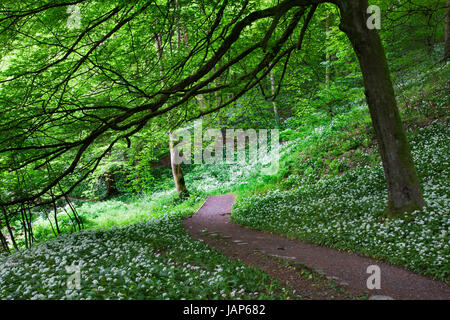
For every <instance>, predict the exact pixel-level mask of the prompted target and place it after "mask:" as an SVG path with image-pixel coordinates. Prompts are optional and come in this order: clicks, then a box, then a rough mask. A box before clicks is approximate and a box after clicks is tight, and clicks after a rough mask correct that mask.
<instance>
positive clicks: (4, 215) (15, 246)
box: [2, 207, 19, 250]
mask: <svg viewBox="0 0 450 320" xmlns="http://www.w3.org/2000/svg"><path fill="white" fill-rule="evenodd" d="M2 211H3V217H4V218H5V224H6V228H7V229H8V233H9V237H10V239H11V242H12V244H13V246H14V249H16V250H19V247H18V246H17V243H16V239H15V237H14V233H13V231H12V227H11V224H10V223H9V218H8V212H7V211H6V209H5V208H4V207H2Z"/></svg>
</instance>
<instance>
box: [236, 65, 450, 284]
mask: <svg viewBox="0 0 450 320" xmlns="http://www.w3.org/2000/svg"><path fill="white" fill-rule="evenodd" d="M423 70H427V71H426V72H424V71H423ZM449 70H450V68H449V65H448V64H447V66H446V67H444V68H442V65H441V66H439V65H435V64H432V62H431V61H429V60H425V63H424V64H422V65H419V66H415V69H413V70H406V72H405V73H404V74H403V75H402V76H397V77H396V78H397V79H396V81H397V83H398V85H397V88H398V92H397V96H398V100H399V104H400V108H401V111H402V118H403V120H404V123H405V127H406V128H407V135H408V138H409V139H410V142H411V146H412V152H413V157H414V161H415V164H416V167H417V170H418V174H419V176H420V179H421V182H422V186H423V189H424V197H425V200H426V203H427V206H426V207H425V208H424V209H423V210H421V211H420V212H415V213H414V214H413V215H411V216H408V217H405V218H404V219H398V220H388V219H385V218H384V217H383V213H384V208H385V206H386V199H387V194H386V190H385V188H386V185H385V179H384V174H383V170H382V167H381V164H380V160H379V156H378V153H377V148H376V145H375V144H374V140H373V133H372V131H371V127H370V118H369V116H368V111H367V109H366V107H358V106H354V107H353V108H352V109H351V110H349V111H348V112H346V113H344V114H340V115H339V116H338V117H335V118H334V119H333V120H331V121H327V120H326V119H324V120H322V121H321V122H319V123H320V124H321V125H320V126H319V127H318V128H315V129H314V130H312V129H309V130H308V129H306V130H303V132H301V133H300V137H299V140H298V143H296V145H295V149H294V150H292V152H291V153H290V154H288V155H286V156H285V157H284V161H283V163H284V164H283V166H282V169H281V173H280V175H281V176H282V177H283V179H281V178H280V179H279V183H276V184H273V185H271V186H270V187H268V186H265V187H264V189H261V191H260V192H252V194H251V195H248V193H247V194H243V195H242V196H241V197H239V199H238V202H237V203H236V204H235V207H234V213H233V216H232V219H233V220H234V221H235V222H236V223H240V224H243V225H247V226H250V227H252V228H256V229H262V230H269V231H274V232H277V233H280V234H285V235H288V236H290V237H293V238H296V239H301V240H304V241H310V242H314V243H318V244H323V245H327V246H331V247H336V248H340V249H343V250H352V251H356V252H360V253H363V254H367V255H369V256H373V257H377V258H382V259H384V260H386V261H389V262H391V263H393V264H398V265H403V266H405V267H407V268H409V269H411V270H413V271H415V272H418V273H422V274H425V275H430V276H433V277H435V278H438V279H441V280H444V281H447V282H448V281H450V264H449V261H450V247H449V244H450V236H449V233H448V230H449V229H450V216H449V214H448V213H449V204H448V201H449V199H448V190H449V189H450V188H449V187H450V184H449V179H448V177H449V154H450V152H449V151H450V136H449V128H448V84H447V79H448V77H449ZM404 79H408V80H407V81H405V80H404Z"/></svg>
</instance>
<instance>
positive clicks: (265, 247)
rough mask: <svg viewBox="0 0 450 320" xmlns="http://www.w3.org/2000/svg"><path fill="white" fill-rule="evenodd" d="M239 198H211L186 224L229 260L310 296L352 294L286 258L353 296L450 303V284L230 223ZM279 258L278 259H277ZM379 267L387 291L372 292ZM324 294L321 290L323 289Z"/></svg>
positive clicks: (186, 227)
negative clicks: (321, 285)
mask: <svg viewBox="0 0 450 320" xmlns="http://www.w3.org/2000/svg"><path fill="white" fill-rule="evenodd" d="M233 203H234V197H233V195H223V196H212V197H209V198H208V199H207V200H206V201H205V203H204V204H203V206H202V207H201V208H200V209H199V210H198V211H197V213H195V214H194V215H192V216H190V217H188V218H186V219H185V220H184V221H183V224H184V227H185V229H186V230H187V232H188V233H189V234H190V235H191V236H192V237H194V238H196V239H202V240H203V241H205V242H206V243H207V244H208V245H210V246H212V247H214V248H216V249H219V250H221V251H222V252H223V253H224V254H225V255H226V256H229V257H234V258H238V259H240V260H242V261H243V262H244V263H246V264H248V265H253V266H255V267H258V268H260V269H262V270H264V271H266V272H268V273H269V274H271V275H272V276H273V277H275V278H277V279H278V280H280V281H282V282H284V283H289V285H291V286H292V287H293V288H295V289H296V290H297V291H298V292H301V294H304V296H305V297H307V298H312V299H320V298H330V299H346V298H348V295H347V296H346V295H339V294H338V293H336V292H334V293H332V295H331V296H327V294H328V295H330V293H329V292H328V293H327V292H325V291H324V290H322V291H323V292H321V294H322V295H321V294H317V291H318V290H319V289H318V288H317V286H316V285H314V284H312V283H311V281H308V280H307V279H304V278H305V277H304V276H301V275H300V274H299V272H295V270H293V268H292V267H291V268H288V267H286V266H285V265H283V264H282V263H280V261H282V260H280V259H284V260H288V261H290V262H292V263H300V264H302V265H304V266H306V267H307V268H308V269H312V270H314V271H315V272H316V273H319V274H322V275H323V276H326V279H328V280H329V281H333V283H335V284H337V285H338V286H339V287H341V288H343V289H345V291H347V292H349V293H350V294H351V295H353V296H361V295H363V296H369V297H370V299H374V300H375V299H414V300H415V299H417V300H424V299H425V300H429V299H432V300H449V299H450V286H449V285H447V284H445V283H444V282H440V281H436V280H432V279H430V278H427V277H425V276H422V275H418V274H415V273H413V272H411V271H408V270H406V269H404V268H401V267H397V266H391V265H389V264H387V263H385V262H382V261H379V260H376V259H372V258H367V257H363V256H360V255H358V254H355V253H348V252H344V251H338V250H336V249H332V248H326V247H321V246H318V245H315V244H310V243H304V242H300V241H296V240H291V239H288V238H285V237H282V236H280V235H276V234H272V233H268V232H263V231H257V230H253V229H249V228H246V227H242V226H239V225H236V224H234V223H232V222H231V221H230V214H231V208H232V205H233ZM274 257H275V258H278V259H274ZM371 265H376V266H378V267H379V268H380V271H381V289H372V290H369V289H368V288H367V280H368V278H369V277H370V276H371V275H370V274H369V273H367V267H368V266H371ZM320 290H321V289H320Z"/></svg>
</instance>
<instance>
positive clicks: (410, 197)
mask: <svg viewBox="0 0 450 320" xmlns="http://www.w3.org/2000/svg"><path fill="white" fill-rule="evenodd" d="M338 5H339V8H340V10H341V25H340V28H341V30H342V31H343V32H345V33H346V34H347V36H348V38H349V39H350V41H351V43H352V46H353V48H354V50H355V52H356V55H357V56H358V59H359V63H360V66H361V71H362V74H363V78H364V86H365V89H366V91H365V94H366V99H367V103H368V105H369V110H370V115H371V117H372V123H373V126H374V129H375V134H376V136H377V140H378V144H379V150H380V154H381V159H382V162H383V167H384V173H385V177H386V182H387V190H388V208H387V214H388V216H391V217H392V216H399V215H401V214H402V213H404V212H411V211H414V210H416V209H420V208H421V207H423V206H424V205H425V202H424V200H423V197H422V192H421V188H420V183H419V179H418V177H417V174H416V170H415V167H414V163H413V160H412V156H411V150H410V147H409V143H408V141H407V139H406V134H405V131H404V130H403V125H402V122H401V119H400V113H399V111H398V108H397V102H396V100H395V95H394V89H393V86H392V81H391V77H390V72H389V67H388V64H387V60H386V55H385V52H384V48H383V45H382V43H381V39H380V36H379V34H378V32H377V31H376V30H369V28H368V27H367V19H368V18H369V16H368V14H367V13H366V10H367V8H368V1H367V0H341V1H338Z"/></svg>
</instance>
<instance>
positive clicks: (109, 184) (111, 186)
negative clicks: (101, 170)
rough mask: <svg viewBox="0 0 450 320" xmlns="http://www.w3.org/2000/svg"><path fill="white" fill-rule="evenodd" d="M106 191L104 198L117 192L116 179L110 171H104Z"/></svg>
mask: <svg viewBox="0 0 450 320" xmlns="http://www.w3.org/2000/svg"><path fill="white" fill-rule="evenodd" d="M105 183H106V192H105V198H110V197H112V196H115V195H117V194H118V193H119V191H118V190H117V187H116V181H115V179H114V174H113V173H112V172H109V171H108V172H106V174H105Z"/></svg>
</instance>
